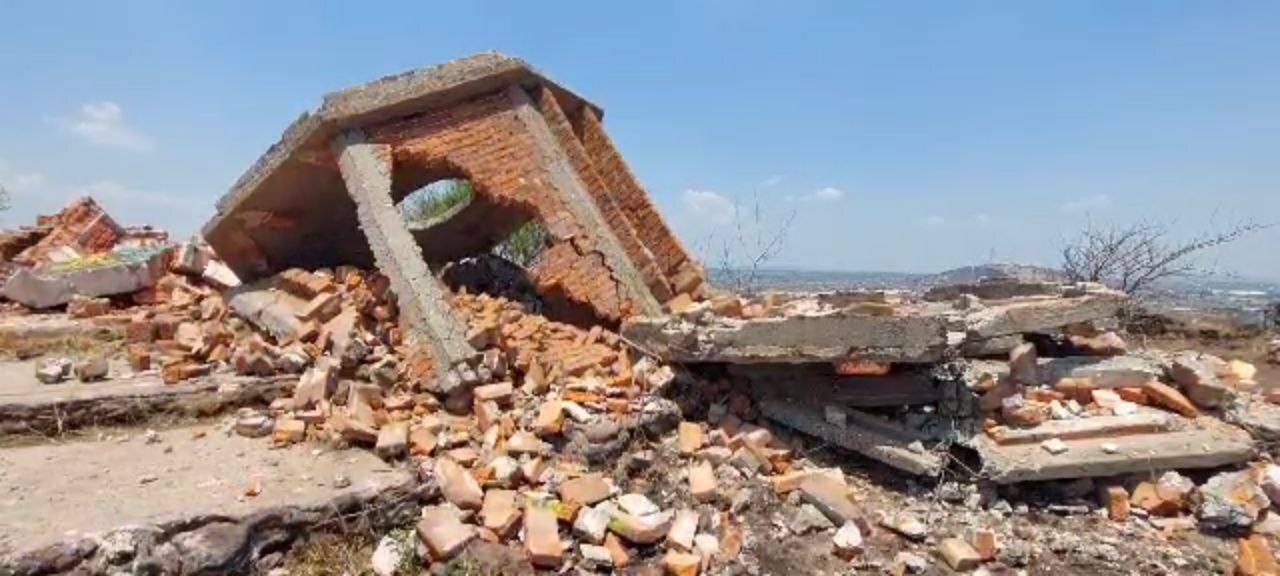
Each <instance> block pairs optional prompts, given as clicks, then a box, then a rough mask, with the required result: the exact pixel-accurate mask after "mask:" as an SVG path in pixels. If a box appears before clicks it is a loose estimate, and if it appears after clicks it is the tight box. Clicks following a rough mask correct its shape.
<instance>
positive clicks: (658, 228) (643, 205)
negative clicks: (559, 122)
mask: <svg viewBox="0 0 1280 576" xmlns="http://www.w3.org/2000/svg"><path fill="white" fill-rule="evenodd" d="M573 125H574V131H575V132H576V133H577V135H578V137H579V139H580V140H581V141H582V143H583V146H584V148H585V149H586V151H587V153H588V155H590V157H591V160H592V164H594V166H595V168H596V170H597V171H598V173H599V174H600V176H601V177H602V178H603V179H604V182H605V184H606V185H607V186H608V188H609V191H610V192H611V193H612V195H613V197H614V200H615V202H617V203H618V205H619V206H621V207H622V209H623V211H624V212H625V213H626V215H627V219H628V220H630V221H631V223H632V225H633V226H634V228H635V230H636V232H637V233H638V234H639V236H640V241H641V242H642V243H643V244H644V245H645V246H646V247H648V249H649V251H650V252H652V253H653V256H654V258H655V260H656V261H657V263H658V266H659V267H660V268H661V269H662V273H663V274H664V275H665V276H666V277H667V278H668V279H670V281H671V283H672V287H673V289H674V291H676V292H693V291H695V290H696V289H697V287H698V286H699V285H700V284H702V282H703V278H704V276H703V273H702V270H701V269H700V268H699V266H698V265H697V263H696V262H694V261H693V260H692V259H690V258H689V255H688V253H687V252H685V249H684V247H683V246H682V245H681V244H680V241H679V240H678V239H677V238H676V236H675V234H673V233H672V232H671V229H670V228H669V227H668V226H667V223H666V220H664V219H663V218H662V215H661V214H660V213H658V210H657V208H656V207H654V205H653V203H652V202H651V201H650V200H649V195H648V194H646V193H645V191H644V188H642V187H641V186H640V182H639V181H637V180H636V178H635V176H634V175H632V173H631V169H630V168H629V167H627V163H626V161H624V160H623V159H622V155H621V154H620V153H619V152H618V149H617V148H615V147H614V145H613V141H612V140H611V139H610V138H609V135H608V134H607V133H606V132H605V131H604V126H602V125H601V123H600V119H599V118H597V117H596V116H595V113H594V112H592V111H591V110H590V109H589V108H587V107H585V106H584V107H583V108H582V109H581V110H580V111H579V112H578V113H577V114H576V115H575V116H574V118H573Z"/></svg>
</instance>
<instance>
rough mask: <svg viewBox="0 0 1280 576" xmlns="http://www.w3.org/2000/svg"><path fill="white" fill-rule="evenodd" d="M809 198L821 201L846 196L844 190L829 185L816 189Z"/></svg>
mask: <svg viewBox="0 0 1280 576" xmlns="http://www.w3.org/2000/svg"><path fill="white" fill-rule="evenodd" d="M808 198H809V199H811V200H818V201H821V202H834V201H836V200H839V199H841V198H844V190H841V189H839V188H833V187H831V186H827V187H826V188H819V189H817V190H814V191H813V192H811V193H810V194H809V195H808Z"/></svg>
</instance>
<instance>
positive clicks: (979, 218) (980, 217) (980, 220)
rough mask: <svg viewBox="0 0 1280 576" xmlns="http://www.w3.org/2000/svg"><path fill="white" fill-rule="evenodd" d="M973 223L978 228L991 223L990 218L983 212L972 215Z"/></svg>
mask: <svg viewBox="0 0 1280 576" xmlns="http://www.w3.org/2000/svg"><path fill="white" fill-rule="evenodd" d="M973 223H974V224H977V225H979V226H986V225H988V224H990V223H991V216H990V215H988V214H987V213H985V212H979V213H977V214H974V215H973Z"/></svg>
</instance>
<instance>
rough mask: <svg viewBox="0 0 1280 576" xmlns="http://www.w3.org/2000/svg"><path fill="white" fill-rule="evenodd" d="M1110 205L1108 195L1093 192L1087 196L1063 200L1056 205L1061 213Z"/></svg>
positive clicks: (1077, 212)
mask: <svg viewBox="0 0 1280 576" xmlns="http://www.w3.org/2000/svg"><path fill="white" fill-rule="evenodd" d="M1110 205H1111V197H1110V196H1108V195H1106V194H1094V195H1093V196H1089V197H1087V198H1079V199H1076V200H1068V201H1066V202H1063V203H1062V205H1061V206H1059V207H1058V210H1059V211H1061V212H1062V213H1063V214H1080V213H1082V212H1089V211H1090V210H1097V209H1100V208H1106V207H1107V206H1110Z"/></svg>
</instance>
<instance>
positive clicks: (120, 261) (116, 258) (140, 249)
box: [38, 245, 172, 275]
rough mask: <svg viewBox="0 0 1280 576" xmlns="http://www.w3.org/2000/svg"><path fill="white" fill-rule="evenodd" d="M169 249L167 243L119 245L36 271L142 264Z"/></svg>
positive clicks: (63, 272)
mask: <svg viewBox="0 0 1280 576" xmlns="http://www.w3.org/2000/svg"><path fill="white" fill-rule="evenodd" d="M171 249H172V247H171V246H167V245H160V246H121V247H117V248H116V249H115V250H112V251H110V252H100V253H97V254H89V255H86V256H81V257H79V258H74V259H72V260H67V261H64V262H55V263H52V264H45V265H44V266H41V267H40V268H39V270H38V272H39V273H41V274H51V275H61V274H70V273H73V272H84V271H88V270H98V269H102V268H112V267H115V266H122V265H129V264H143V263H146V262H148V261H150V260H151V259H152V258H154V257H155V256H156V255H157V254H161V253H163V252H167V251H169V250H171Z"/></svg>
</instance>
